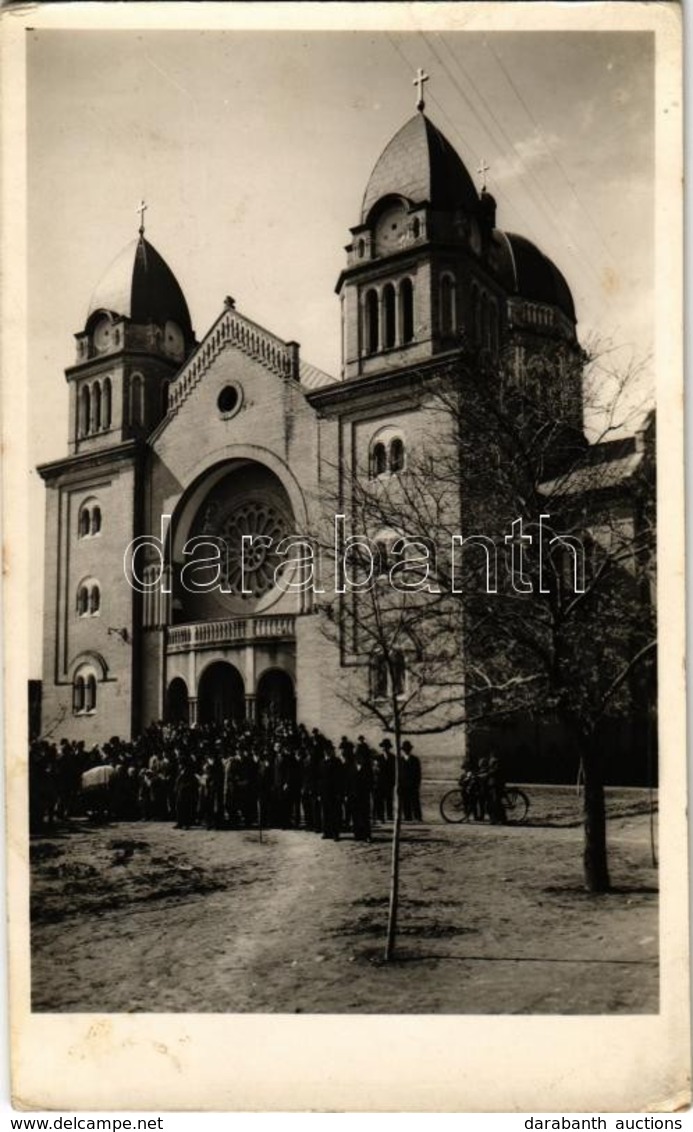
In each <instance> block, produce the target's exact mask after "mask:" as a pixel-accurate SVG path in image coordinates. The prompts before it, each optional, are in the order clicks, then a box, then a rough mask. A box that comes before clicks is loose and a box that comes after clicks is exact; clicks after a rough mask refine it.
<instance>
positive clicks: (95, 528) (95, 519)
mask: <svg viewBox="0 0 693 1132" xmlns="http://www.w3.org/2000/svg"><path fill="white" fill-rule="evenodd" d="M90 530H91V534H93V535H98V533H99V531H100V530H101V508H100V507H93V508H92V511H91V524H90Z"/></svg>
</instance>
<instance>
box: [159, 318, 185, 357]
mask: <svg viewBox="0 0 693 1132" xmlns="http://www.w3.org/2000/svg"><path fill="white" fill-rule="evenodd" d="M164 349H165V351H166V353H167V354H170V355H171V357H172V358H177V359H178V360H179V361H182V359H183V355H184V353H185V338H184V336H183V331H182V330H181V328H180V326H178V323H176V322H171V321H170V320H169V321H168V322H167V323H166V328H165V330H164Z"/></svg>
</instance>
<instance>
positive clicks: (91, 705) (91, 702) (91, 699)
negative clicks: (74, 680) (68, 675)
mask: <svg viewBox="0 0 693 1132" xmlns="http://www.w3.org/2000/svg"><path fill="white" fill-rule="evenodd" d="M84 710H85V711H96V677H95V675H94V673H93V672H90V673H89V675H88V676H87V679H86V685H85V697H84Z"/></svg>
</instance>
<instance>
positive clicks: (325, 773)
mask: <svg viewBox="0 0 693 1132" xmlns="http://www.w3.org/2000/svg"><path fill="white" fill-rule="evenodd" d="M320 800H321V803H322V836H323V838H329V837H331V838H332V839H333V840H334V841H339V834H340V832H341V824H342V805H343V800H344V764H343V763H342V761H341V759H340V758H338V757H337V755H336V753H335V750H334V747H333V746H332V744H330V746H329V747H328V749H327V751H326V752H325V757H324V758H323V761H322V764H321V766H320Z"/></svg>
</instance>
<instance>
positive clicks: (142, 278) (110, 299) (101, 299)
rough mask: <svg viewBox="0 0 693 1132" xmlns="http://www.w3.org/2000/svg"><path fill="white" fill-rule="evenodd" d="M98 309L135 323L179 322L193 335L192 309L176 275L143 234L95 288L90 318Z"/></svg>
mask: <svg viewBox="0 0 693 1132" xmlns="http://www.w3.org/2000/svg"><path fill="white" fill-rule="evenodd" d="M97 310H105V311H110V312H111V313H112V314H116V315H121V316H125V318H129V319H130V320H131V321H132V322H134V323H138V324H141V325H146V324H147V323H148V322H155V323H159V324H163V323H165V322H166V321H167V320H168V319H172V320H173V321H174V322H177V323H178V325H179V326H180V328H181V330H182V331H183V333H184V334H185V336H186V338H192V337H193V332H192V326H191V323H190V312H189V311H188V304H187V303H186V301H185V296H184V295H183V292H182V291H181V289H180V285H179V283H178V280H177V279H176V277H175V275H174V274H173V272H172V271H171V268H170V267H169V266H168V264H167V263H166V261H165V260H164V259H162V257H161V256H160V255H159V253H158V251H157V250H156V248H153V247H152V245H151V244H150V243H149V241H148V240H145V238H144V236H140V237H139V238H138V239H136V240H133V241H132V243H130V244H128V245H127V247H125V248H123V250H122V252H121V253H120V255H118V256H116V258H115V259H114V260H113V263H112V264H111V266H110V267H109V268H108V270H107V272H106V274H105V275H104V276H103V278H102V279H101V282H100V283H99V284H98V286H97V287H96V290H95V291H94V294H93V295H92V297H91V302H90V303H89V314H88V316H87V320H88V319H89V318H90V317H91V315H92V314H93V313H94V312H95V311H97Z"/></svg>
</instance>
